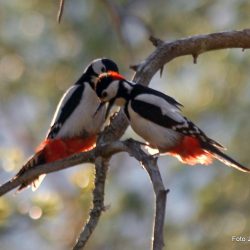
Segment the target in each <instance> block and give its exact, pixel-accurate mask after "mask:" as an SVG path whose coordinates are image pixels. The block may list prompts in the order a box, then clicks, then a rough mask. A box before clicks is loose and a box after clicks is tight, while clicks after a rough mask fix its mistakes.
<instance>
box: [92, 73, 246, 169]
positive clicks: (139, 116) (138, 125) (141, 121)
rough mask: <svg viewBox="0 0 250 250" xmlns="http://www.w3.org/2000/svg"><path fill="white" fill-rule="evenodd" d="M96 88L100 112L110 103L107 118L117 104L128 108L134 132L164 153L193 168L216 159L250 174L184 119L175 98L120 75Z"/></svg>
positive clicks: (102, 80) (107, 78)
mask: <svg viewBox="0 0 250 250" xmlns="http://www.w3.org/2000/svg"><path fill="white" fill-rule="evenodd" d="M95 89H96V93H97V95H98V96H99V97H100V99H101V104H100V105H99V107H98V109H97V110H99V109H101V107H102V106H104V104H105V103H106V102H108V108H107V111H106V112H107V113H106V116H107V115H108V113H109V112H110V110H111V108H112V106H113V105H114V104H116V105H118V106H122V107H124V111H125V114H126V116H127V118H128V120H129V121H130V125H131V127H132V129H133V130H134V131H135V132H136V133H137V134H138V135H139V136H141V137H142V138H143V139H144V140H145V141H146V142H147V143H148V145H149V146H150V147H151V148H156V149H158V150H159V153H160V154H169V155H172V156H174V157H177V159H178V160H180V161H181V162H182V163H186V164H189V165H194V164H198V163H200V164H206V165H207V164H210V163H211V162H212V160H213V158H216V159H218V160H219V161H221V162H223V163H224V164H226V165H227V166H230V167H233V168H236V169H238V170H240V171H242V172H247V173H250V169H248V168H246V167H244V166H242V165H241V164H240V163H238V162H236V161H235V160H233V159H232V158H231V157H229V156H227V155H226V154H224V153H223V152H222V151H221V150H224V149H225V148H224V147H223V146H222V145H221V144H219V143H218V142H216V141H214V140H213V139H211V138H209V137H208V136H207V135H206V134H205V133H204V132H203V131H202V130H201V129H200V128H198V127H197V126H196V125H195V124H194V123H193V122H192V121H190V120H189V119H187V118H186V117H185V116H183V115H182V114H181V107H182V105H181V104H180V103H179V102H177V101H176V100H175V99H174V98H172V97H170V96H167V95H165V94H163V93H162V92H159V91H156V90H154V89H152V88H149V87H145V86H143V85H141V84H135V83H133V82H130V81H127V80H126V79H125V78H124V77H123V76H121V75H120V74H118V73H117V72H108V73H103V74H101V75H100V76H99V78H98V80H97V81H96V88H95Z"/></svg>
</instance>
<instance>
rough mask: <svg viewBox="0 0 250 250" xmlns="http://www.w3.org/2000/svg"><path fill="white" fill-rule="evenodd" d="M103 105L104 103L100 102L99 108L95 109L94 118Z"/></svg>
mask: <svg viewBox="0 0 250 250" xmlns="http://www.w3.org/2000/svg"><path fill="white" fill-rule="evenodd" d="M103 105H105V102H101V103H100V104H99V106H98V107H97V109H96V111H95V113H94V115H93V116H94V117H95V116H96V114H97V113H98V112H99V110H100V109H101V108H102V107H103Z"/></svg>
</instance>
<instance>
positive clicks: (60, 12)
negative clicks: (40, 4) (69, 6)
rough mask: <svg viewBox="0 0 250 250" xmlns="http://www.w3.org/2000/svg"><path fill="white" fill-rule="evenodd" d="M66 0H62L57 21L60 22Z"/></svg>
mask: <svg viewBox="0 0 250 250" xmlns="http://www.w3.org/2000/svg"><path fill="white" fill-rule="evenodd" d="M64 3H65V0H60V5H59V10H58V12H57V22H58V23H60V22H61V19H62V15H63V10H64Z"/></svg>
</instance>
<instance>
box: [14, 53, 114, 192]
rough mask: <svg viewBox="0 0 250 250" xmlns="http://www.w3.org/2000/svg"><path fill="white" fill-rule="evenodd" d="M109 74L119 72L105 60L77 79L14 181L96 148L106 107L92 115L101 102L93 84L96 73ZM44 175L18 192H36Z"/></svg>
mask: <svg viewBox="0 0 250 250" xmlns="http://www.w3.org/2000/svg"><path fill="white" fill-rule="evenodd" d="M108 71H114V72H118V67H117V65H116V64H115V63H114V62H113V61H112V60H110V59H106V58H102V59H96V60H94V61H92V62H91V63H90V64H89V65H88V66H87V68H86V69H85V71H84V73H83V74H82V76H81V77H80V78H79V80H78V81H76V83H75V84H74V85H73V86H71V87H70V88H69V89H68V90H67V91H66V92H65V94H64V95H63V96H62V98H61V100H60V102H59V104H58V106H57V109H56V112H55V114H54V117H53V119H52V122H51V126H50V129H49V131H48V133H47V136H46V138H45V140H44V141H43V142H42V143H41V144H40V145H39V146H38V147H37V149H36V152H35V154H34V155H33V156H32V157H30V159H29V160H28V161H27V163H26V164H25V165H24V166H23V167H22V168H21V169H20V171H19V172H18V173H17V175H16V176H15V177H14V178H17V177H19V176H21V175H22V174H23V173H25V172H26V171H27V170H28V169H30V168H32V167H35V166H37V165H41V164H45V163H49V162H54V161H56V160H60V159H63V158H66V157H68V156H70V155H73V154H75V153H78V152H83V151H88V150H90V149H92V148H93V147H94V146H95V143H96V137H97V133H98V132H100V129H101V127H102V125H103V123H104V121H105V110H106V108H105V107H104V106H103V107H102V108H100V109H99V110H98V112H95V111H96V109H97V107H98V106H99V105H100V99H99V98H98V97H97V95H96V93H95V90H94V83H95V81H96V78H97V77H98V75H99V74H101V73H103V72H108ZM44 176H45V175H41V176H39V177H38V179H37V180H35V181H32V182H25V183H23V184H22V185H20V187H19V188H18V191H20V190H22V189H23V188H25V187H27V186H29V185H30V184H31V185H32V190H35V189H36V188H37V187H38V186H39V185H40V183H41V181H42V179H43V178H44Z"/></svg>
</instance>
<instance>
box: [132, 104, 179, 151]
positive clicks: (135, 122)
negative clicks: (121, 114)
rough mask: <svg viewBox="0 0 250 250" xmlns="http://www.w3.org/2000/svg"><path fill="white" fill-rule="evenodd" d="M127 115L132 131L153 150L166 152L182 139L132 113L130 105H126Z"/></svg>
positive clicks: (171, 131) (176, 134) (177, 134)
mask: <svg viewBox="0 0 250 250" xmlns="http://www.w3.org/2000/svg"><path fill="white" fill-rule="evenodd" d="M128 113H129V116H130V124H131V127H132V128H133V130H134V131H135V132H136V133H137V134H138V135H139V136H141V137H142V138H143V139H144V140H145V141H147V142H148V143H149V144H150V146H151V147H153V148H157V149H159V150H160V151H164V152H166V151H168V149H170V148H171V147H173V146H175V145H176V144H178V142H179V141H180V140H181V138H182V137H183V136H182V135H181V134H180V133H178V132H175V131H173V130H171V129H167V128H164V127H162V126H159V125H157V124H155V123H153V122H151V121H149V120H147V119H145V118H143V117H141V116H139V115H138V114H137V113H136V112H134V111H133V109H132V108H131V104H130V103H129V105H128Z"/></svg>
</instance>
